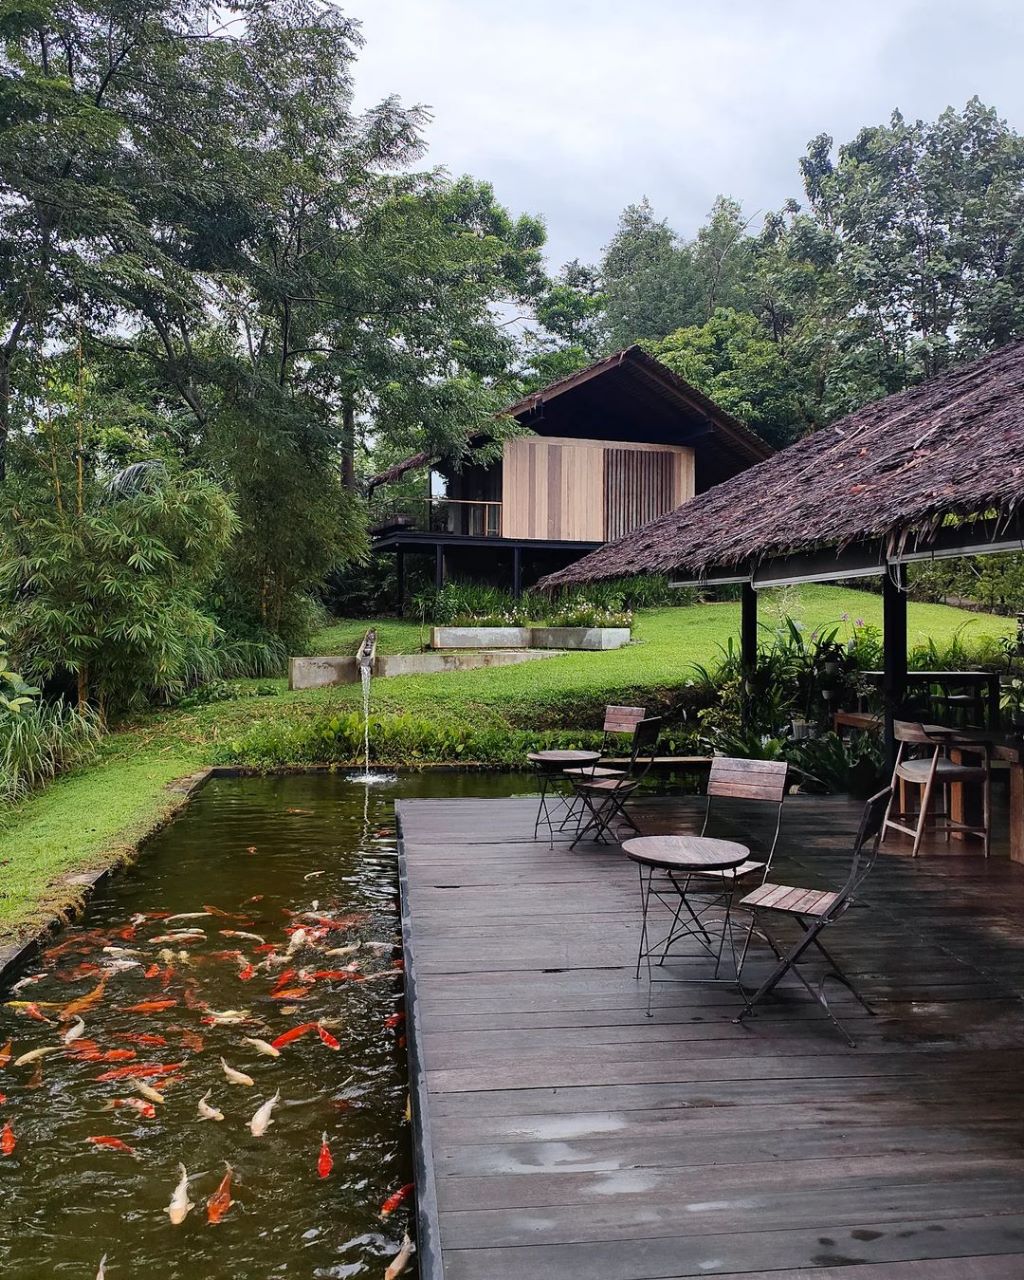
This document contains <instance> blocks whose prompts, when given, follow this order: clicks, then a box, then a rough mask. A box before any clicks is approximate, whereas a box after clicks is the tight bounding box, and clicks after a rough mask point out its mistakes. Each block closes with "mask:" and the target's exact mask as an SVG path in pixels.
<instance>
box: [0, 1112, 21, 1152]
mask: <svg viewBox="0 0 1024 1280" xmlns="http://www.w3.org/2000/svg"><path fill="white" fill-rule="evenodd" d="M17 1145H18V1140H17V1138H16V1137H15V1136H14V1130H13V1129H12V1128H11V1125H10V1121H8V1123H7V1124H5V1125H4V1127H3V1128H2V1129H0V1152H2V1153H3V1154H4V1155H5V1156H9V1155H11V1154H12V1153H13V1151H14V1148H15V1147H16V1146H17Z"/></svg>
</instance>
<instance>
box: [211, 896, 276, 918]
mask: <svg viewBox="0 0 1024 1280" xmlns="http://www.w3.org/2000/svg"><path fill="white" fill-rule="evenodd" d="M260 896H261V897H262V894H261V895H260ZM249 901H250V902H255V901H256V899H255V898H250V899H249ZM203 910H204V911H208V912H209V913H210V915H211V916H220V918H221V919H222V920H245V919H246V918H247V917H245V916H238V915H232V913H231V912H230V911H221V909H220V907H213V906H211V905H210V904H209V903H208V902H204V903H203Z"/></svg>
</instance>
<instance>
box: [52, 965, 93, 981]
mask: <svg viewBox="0 0 1024 1280" xmlns="http://www.w3.org/2000/svg"><path fill="white" fill-rule="evenodd" d="M99 972H101V970H100V966H99V965H98V964H93V963H92V962H91V961H83V962H82V963H81V964H76V965H75V967H74V968H73V969H69V970H68V971H67V973H66V974H64V973H58V974H57V977H58V978H61V979H63V980H64V981H66V982H78V980H79V979H80V978H91V977H92V975H93V974H94V973H99Z"/></svg>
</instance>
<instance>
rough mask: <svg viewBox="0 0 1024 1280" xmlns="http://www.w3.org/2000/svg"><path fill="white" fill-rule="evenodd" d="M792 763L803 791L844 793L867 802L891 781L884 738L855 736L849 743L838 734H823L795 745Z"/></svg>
mask: <svg viewBox="0 0 1024 1280" xmlns="http://www.w3.org/2000/svg"><path fill="white" fill-rule="evenodd" d="M789 760H790V762H791V763H792V764H794V765H795V766H796V767H797V768H798V769H799V770H800V772H801V774H802V775H803V777H802V778H801V780H800V788H801V790H802V791H817V790H821V791H826V792H843V793H846V794H849V795H852V796H854V797H856V798H858V799H866V798H867V797H868V796H870V795H874V794H875V792H876V791H878V790H880V788H881V787H883V786H884V785H885V784H886V782H887V781H888V778H889V770H888V767H887V765H886V759H885V749H884V746H883V744H882V740H881V737H880V736H879V735H877V734H872V733H858V734H855V735H854V736H853V737H852V738H851V739H850V740H849V741H848V742H844V741H843V739H842V738H840V737H839V736H838V734H835V733H824V734H822V735H821V736H820V737H817V738H808V739H806V740H805V741H803V742H796V743H793V744H792V746H791V748H790V751H789Z"/></svg>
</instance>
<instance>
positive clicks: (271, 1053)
mask: <svg viewBox="0 0 1024 1280" xmlns="http://www.w3.org/2000/svg"><path fill="white" fill-rule="evenodd" d="M242 1039H243V1040H244V1041H245V1043H246V1044H251V1045H252V1047H253V1048H254V1049H255V1050H256V1052H257V1053H262V1054H265V1055H266V1056H267V1057H268V1058H280V1056H281V1050H280V1049H275V1048H274V1046H273V1045H272V1044H269V1043H268V1042H267V1041H266V1040H260V1039H259V1038H258V1037H257V1036H242Z"/></svg>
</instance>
